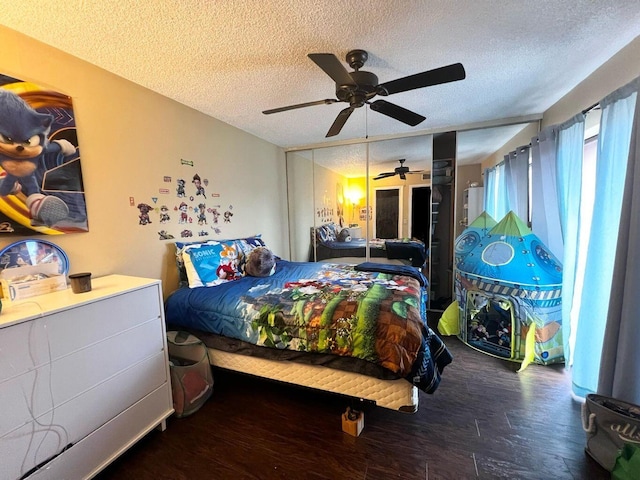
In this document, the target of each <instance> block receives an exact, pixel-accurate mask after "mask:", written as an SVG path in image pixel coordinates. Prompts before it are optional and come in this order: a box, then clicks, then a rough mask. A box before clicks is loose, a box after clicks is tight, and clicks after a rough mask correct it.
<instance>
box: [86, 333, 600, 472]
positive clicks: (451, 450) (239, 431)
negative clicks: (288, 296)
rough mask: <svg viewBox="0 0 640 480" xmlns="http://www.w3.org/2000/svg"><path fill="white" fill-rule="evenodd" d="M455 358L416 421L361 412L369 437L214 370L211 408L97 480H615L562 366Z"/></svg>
mask: <svg viewBox="0 0 640 480" xmlns="http://www.w3.org/2000/svg"><path fill="white" fill-rule="evenodd" d="M444 340H445V342H446V344H447V346H448V347H449V348H450V350H451V351H452V353H453V355H454V361H453V363H452V364H451V365H449V366H448V367H447V368H446V369H445V371H444V375H443V380H442V383H441V385H440V387H439V388H438V390H437V391H436V392H435V394H433V395H427V394H424V393H422V392H421V393H420V406H419V409H418V411H417V412H416V413H415V414H404V413H400V412H393V411H389V410H386V409H383V408H379V407H375V406H369V405H364V406H362V408H363V410H364V414H365V428H364V431H363V432H362V434H361V435H360V436H359V437H357V438H355V437H351V436H349V435H347V434H345V433H343V432H342V430H341V421H340V415H341V413H342V412H343V411H344V410H345V408H346V407H347V406H348V405H349V404H350V401H349V399H346V398H344V397H341V396H339V395H333V394H328V393H322V392H316V391H311V390H308V389H302V388H297V387H294V386H290V385H284V384H279V383H275V382H270V381H267V380H261V379H255V378H252V377H249V376H246V375H239V374H233V373H230V372H224V371H220V370H214V376H215V386H214V393H213V395H212V397H211V398H210V400H209V401H208V402H207V403H206V404H205V405H204V406H203V407H202V408H201V409H200V410H199V411H198V412H196V413H194V414H193V415H191V416H189V417H185V418H181V419H178V418H171V419H169V422H168V428H167V430H166V431H164V432H160V431H154V432H152V433H150V434H149V435H147V436H146V437H145V438H144V439H142V440H141V441H140V442H139V443H138V444H137V445H136V446H134V447H133V448H132V449H131V450H129V451H128V452H127V453H125V454H124V455H123V456H122V457H121V458H120V459H118V460H117V461H116V462H114V463H113V464H112V465H111V466H109V467H108V468H107V469H106V470H104V471H103V472H102V473H101V474H100V475H99V476H98V477H97V478H98V480H111V479H118V480H127V479H135V480H140V479H142V480H144V479H153V480H159V479H172V480H180V479H195V478H197V479H227V478H229V479H234V480H235V479H281V478H287V479H301V478H308V479H314V480H315V479H349V480H351V479H356V480H360V479H362V480H375V479H390V478H398V479H410V480H413V479H428V480H436V479H443V480H448V479H455V480H460V479H466V478H469V479H477V478H481V479H501V478H518V479H545V478H553V479H554V480H565V479H566V480H574V479H586V478H588V479H590V480H599V479H608V478H609V474H608V472H606V471H605V470H603V469H602V468H601V467H600V466H599V465H598V464H597V463H596V462H595V461H593V460H592V459H591V458H590V457H588V455H586V454H585V452H584V446H585V436H584V432H583V431H582V427H581V425H580V405H579V404H578V403H576V402H575V401H574V400H573V399H572V398H571V394H570V378H569V376H568V374H567V373H566V372H565V370H564V368H563V367H562V366H551V367H545V366H539V365H531V366H529V367H528V368H527V369H526V370H525V371H524V372H520V373H518V372H517V371H516V370H517V369H518V367H519V365H518V364H514V363H512V362H509V361H505V360H501V359H496V358H492V357H490V356H488V355H484V354H482V353H480V352H478V351H476V350H474V349H472V348H469V347H468V346H466V345H463V344H462V343H461V342H460V341H459V340H458V339H457V338H455V337H445V338H444Z"/></svg>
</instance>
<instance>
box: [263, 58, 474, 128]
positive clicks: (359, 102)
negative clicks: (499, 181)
mask: <svg viewBox="0 0 640 480" xmlns="http://www.w3.org/2000/svg"><path fill="white" fill-rule="evenodd" d="M307 56H308V57H309V58H310V59H311V60H312V61H313V62H314V63H315V64H316V65H317V66H318V67H320V68H321V69H322V70H323V71H324V72H325V73H326V74H327V75H329V77H331V78H332V79H333V81H334V82H335V84H336V97H337V99H335V100H334V99H327V100H318V101H315V102H306V103H298V104H295V105H290V106H287V107H280V108H273V109H270V110H264V111H263V112H262V113H264V114H265V115H269V114H272V113H277V112H284V111H287V110H293V109H296V108H303V107H309V106H312V105H320V104H328V103H335V102H346V103H349V107H348V108H346V109H344V110H342V111H341V112H340V113H339V114H338V117H337V118H336V119H335V120H334V122H333V124H332V125H331V128H330V129H329V132H327V135H326V136H327V137H332V136H335V135H337V134H338V133H340V131H341V130H342V127H343V126H344V124H345V123H346V121H347V119H348V118H349V115H351V113H352V112H353V110H354V109H355V108H360V107H362V106H364V105H365V104H369V105H370V107H371V109H372V110H373V111H374V112H378V113H381V114H383V115H386V116H388V117H391V118H393V119H395V120H398V121H399V122H402V123H404V124H406V125H409V126H412V127H415V126H416V125H418V124H419V123H421V122H423V121H424V120H426V117H424V116H422V115H420V114H418V113H415V112H412V111H411V110H408V109H406V108H404V107H401V106H399V105H394V104H393V103H390V102H387V101H386V100H376V101H375V102H371V99H373V98H374V97H375V96H376V95H381V96H385V97H386V96H388V95H392V94H394V93H400V92H406V91H408V90H414V89H417V88H424V87H429V86H432V85H438V84H440V83H448V82H454V81H457V80H463V79H464V78H465V77H466V73H465V70H464V67H463V66H462V64H461V63H455V64H451V65H447V66H444V67H440V68H436V69H433V70H427V71H425V72H422V73H417V74H415V75H409V76H407V77H402V78H398V79H396V80H392V81H390V82H385V83H383V84H381V85H380V84H378V77H377V76H376V75H375V74H373V73H371V72H366V71H363V70H360V69H361V68H362V67H363V66H364V64H365V63H366V61H367V60H368V59H369V54H368V53H367V52H366V51H365V50H351V51H349V53H347V55H346V61H347V63H348V64H349V66H350V67H351V68H353V71H352V72H349V71H347V69H346V68H345V67H344V65H342V63H341V62H340V60H338V58H337V57H336V56H335V55H333V54H331V53H310V54H308V55H307Z"/></svg>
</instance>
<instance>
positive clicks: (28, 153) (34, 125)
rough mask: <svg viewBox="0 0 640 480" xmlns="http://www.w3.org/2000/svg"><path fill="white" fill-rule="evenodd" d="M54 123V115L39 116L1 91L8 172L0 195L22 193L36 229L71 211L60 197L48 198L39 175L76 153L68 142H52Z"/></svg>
mask: <svg viewBox="0 0 640 480" xmlns="http://www.w3.org/2000/svg"><path fill="white" fill-rule="evenodd" d="M52 123H53V116H52V115H49V114H46V113H38V112H37V111H35V110H34V109H33V108H31V107H30V106H29V105H28V104H27V102H25V101H24V100H23V99H22V98H20V96H18V95H17V94H15V93H13V92H10V91H8V90H3V89H0V166H1V167H2V168H3V170H4V171H5V172H6V176H5V177H4V178H3V179H1V180H0V181H1V183H0V195H1V196H7V195H11V194H14V195H15V194H18V193H20V192H22V193H23V194H24V195H25V196H26V205H27V208H28V209H29V213H30V215H31V223H32V225H46V226H48V227H50V226H52V225H55V224H56V223H58V222H60V221H61V220H64V219H65V218H67V217H68V215H69V207H68V205H67V204H66V203H65V202H64V201H63V200H62V199H60V198H58V197H56V196H53V195H44V194H43V193H42V191H41V189H40V185H39V182H38V176H37V175H38V174H40V175H41V174H42V172H43V171H45V170H46V169H47V167H46V165H47V164H53V165H61V164H62V163H63V162H64V159H65V157H67V156H70V155H73V154H75V153H76V147H75V146H74V145H73V144H72V143H71V142H69V141H68V140H64V139H60V140H54V141H52V142H49V139H48V137H47V136H48V134H49V132H50V130H51V125H52Z"/></svg>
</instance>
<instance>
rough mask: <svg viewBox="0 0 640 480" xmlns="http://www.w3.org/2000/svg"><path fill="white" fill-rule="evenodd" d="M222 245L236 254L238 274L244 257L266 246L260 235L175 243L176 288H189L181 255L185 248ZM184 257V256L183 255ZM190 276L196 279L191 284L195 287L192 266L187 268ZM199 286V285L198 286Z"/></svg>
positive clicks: (188, 280) (195, 275)
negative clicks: (177, 278) (232, 249)
mask: <svg viewBox="0 0 640 480" xmlns="http://www.w3.org/2000/svg"><path fill="white" fill-rule="evenodd" d="M217 244H223V245H226V246H228V247H230V248H235V249H236V252H237V265H238V267H237V268H236V270H237V271H238V272H242V271H243V266H244V263H245V261H246V256H247V255H248V254H249V253H250V252H251V250H253V249H254V248H256V247H264V246H266V245H265V243H264V241H263V240H262V235H261V234H257V235H254V236H252V237H245V238H237V239H230V240H206V241H199V242H198V241H196V242H175V245H176V266H177V267H178V277H179V280H178V286H179V287H187V286H191V283H192V282H191V281H190V279H189V275H188V274H187V267H186V265H185V261H184V258H183V254H184V252H185V250H186V249H187V248H191V247H194V246H198V245H217ZM185 256H186V255H185ZM189 270H190V274H191V277H192V278H196V279H195V280H194V282H193V283H195V284H196V285H197V284H198V283H201V282H198V280H197V273H196V272H195V271H194V269H193V268H192V266H191V265H190V266H189ZM198 286H200V285H198Z"/></svg>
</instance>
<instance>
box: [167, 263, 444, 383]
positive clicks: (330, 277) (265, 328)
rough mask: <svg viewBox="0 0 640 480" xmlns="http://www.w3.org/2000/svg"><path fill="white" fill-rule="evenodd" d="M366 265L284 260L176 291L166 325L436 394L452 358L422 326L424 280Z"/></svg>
mask: <svg viewBox="0 0 640 480" xmlns="http://www.w3.org/2000/svg"><path fill="white" fill-rule="evenodd" d="M363 265H364V266H365V267H364V268H363V267H360V268H358V267H357V266H355V267H354V266H352V265H344V264H327V263H304V262H288V261H282V260H281V261H278V263H277V266H276V273H275V274H273V275H272V276H270V277H266V278H256V277H243V278H241V279H240V280H236V281H232V282H227V283H224V284H221V285H217V286H215V287H200V288H193V289H190V288H181V289H179V290H177V291H175V292H174V293H172V294H171V295H170V296H169V298H168V299H167V302H166V306H165V312H166V320H167V324H168V325H171V326H172V328H173V327H175V326H181V327H184V328H188V329H195V330H200V331H205V332H211V333H215V334H219V335H224V336H226V337H231V338H234V339H237V340H242V341H245V342H248V343H251V344H254V345H259V346H263V347H269V348H276V349H289V350H295V351H298V352H310V353H323V354H333V355H340V356H342V357H354V358H359V359H363V360H366V361H368V362H373V363H375V364H376V365H379V366H381V367H383V368H385V369H386V370H388V371H390V372H393V373H394V374H396V375H397V376H398V377H402V378H406V379H407V380H409V381H410V382H412V383H413V384H414V385H416V386H417V387H418V388H420V389H421V390H423V391H425V392H427V393H433V392H434V391H435V390H436V388H437V387H438V385H439V382H440V374H441V373H442V370H443V368H444V367H445V366H446V365H447V364H449V363H450V362H451V360H452V357H451V355H450V353H449V351H448V350H447V348H446V346H445V345H444V343H443V342H442V341H441V339H440V338H439V337H438V336H437V335H436V334H435V333H434V332H433V331H432V330H431V329H430V328H429V327H428V326H427V324H426V306H425V305H426V303H425V300H426V291H425V289H424V288H423V286H422V285H424V277H422V276H421V274H420V273H419V272H418V271H417V270H415V269H411V267H409V270H407V268H406V267H404V269H403V268H402V267H401V268H399V269H394V268H389V266H388V265H384V267H385V268H375V265H376V264H363ZM368 267H373V268H368ZM374 270H378V271H374ZM380 270H382V271H380ZM411 272H415V273H411ZM407 273H410V274H411V276H409V275H407Z"/></svg>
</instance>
